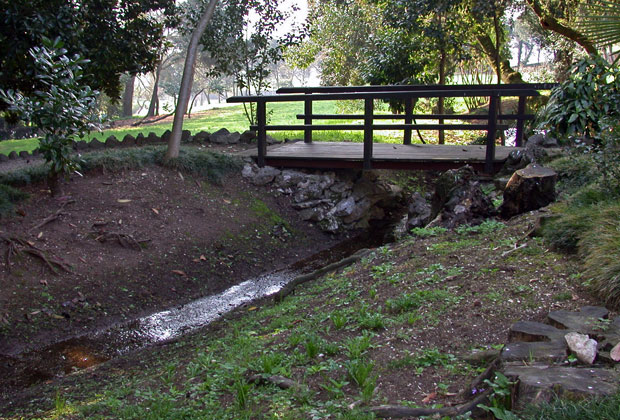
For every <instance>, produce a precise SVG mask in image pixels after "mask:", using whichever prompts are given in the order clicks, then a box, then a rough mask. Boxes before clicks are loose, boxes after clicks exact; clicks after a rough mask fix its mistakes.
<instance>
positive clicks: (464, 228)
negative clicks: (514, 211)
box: [455, 219, 506, 235]
mask: <svg viewBox="0 0 620 420" xmlns="http://www.w3.org/2000/svg"><path fill="white" fill-rule="evenodd" d="M505 227H506V225H505V224H503V223H502V222H499V221H497V220H493V219H487V220H485V221H484V222H482V223H480V224H479V225H476V226H470V225H461V226H458V227H457V228H456V229H455V231H456V233H458V234H459V235H463V234H471V233H475V234H482V235H488V234H490V233H493V232H497V231H499V230H502V229H503V228H505Z"/></svg>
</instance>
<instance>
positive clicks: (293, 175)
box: [274, 169, 307, 188]
mask: <svg viewBox="0 0 620 420" xmlns="http://www.w3.org/2000/svg"><path fill="white" fill-rule="evenodd" d="M306 176H307V175H306V174H305V173H303V172H299V171H293V170H290V169H285V170H283V171H282V173H280V175H278V176H277V177H276V180H275V182H274V185H275V186H276V187H278V188H290V187H293V186H296V185H297V184H299V183H300V182H302V181H303V180H304V178H305V177H306Z"/></svg>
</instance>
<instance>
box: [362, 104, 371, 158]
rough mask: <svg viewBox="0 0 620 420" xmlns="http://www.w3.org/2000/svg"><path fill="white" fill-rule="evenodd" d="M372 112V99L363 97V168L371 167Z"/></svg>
mask: <svg viewBox="0 0 620 420" xmlns="http://www.w3.org/2000/svg"><path fill="white" fill-rule="evenodd" d="M373 113H374V102H373V99H372V98H368V99H364V166H363V168H364V169H372V140H373V133H372V121H373Z"/></svg>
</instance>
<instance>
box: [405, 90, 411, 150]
mask: <svg viewBox="0 0 620 420" xmlns="http://www.w3.org/2000/svg"><path fill="white" fill-rule="evenodd" d="M412 115H413V99H411V98H407V99H405V124H411V123H413V117H412ZM403 144H411V128H405V138H404V139H403Z"/></svg>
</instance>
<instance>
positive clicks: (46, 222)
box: [28, 200, 75, 232]
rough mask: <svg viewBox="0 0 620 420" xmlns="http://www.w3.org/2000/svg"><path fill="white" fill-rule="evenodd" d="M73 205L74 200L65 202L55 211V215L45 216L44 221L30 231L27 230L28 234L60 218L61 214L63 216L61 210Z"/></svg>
mask: <svg viewBox="0 0 620 420" xmlns="http://www.w3.org/2000/svg"><path fill="white" fill-rule="evenodd" d="M73 203H75V201H74V200H70V201H65V202H64V203H62V205H61V206H60V208H59V209H58V210H56V212H55V213H52V214H50V215H49V216H47V217H46V218H45V219H43V220H42V221H41V222H40V223H38V224H37V225H35V226H33V227H31V228H30V229H28V232H32V231H33V230H37V229H41V228H42V227H43V226H45V225H47V224H48V223H51V222H53V221H54V220H57V219H58V218H59V217H60V216H62V215H63V214H65V213H64V212H63V210H64V209H65V207H66V206H67V205H68V204H73Z"/></svg>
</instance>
